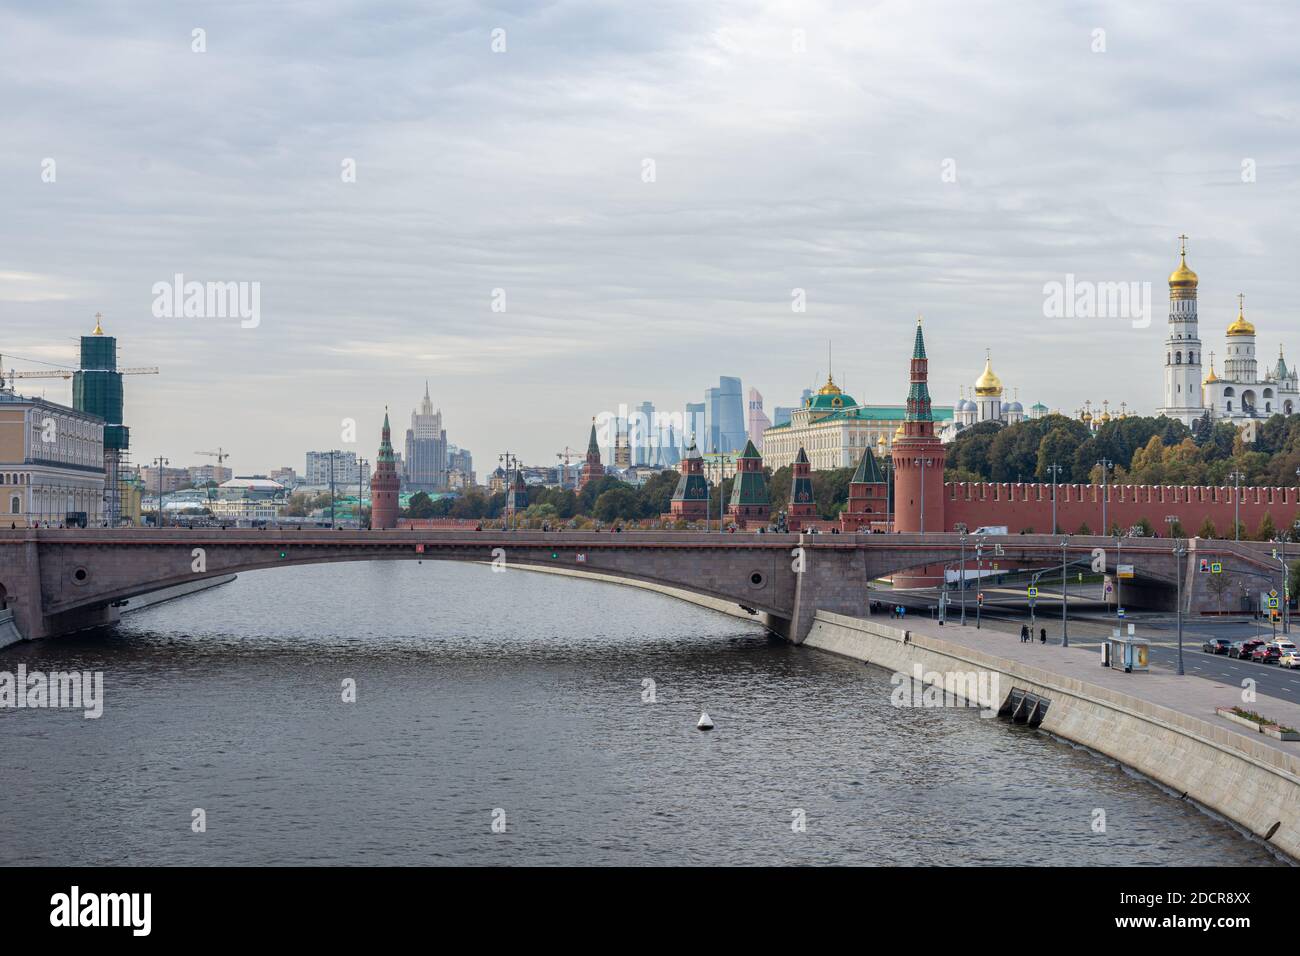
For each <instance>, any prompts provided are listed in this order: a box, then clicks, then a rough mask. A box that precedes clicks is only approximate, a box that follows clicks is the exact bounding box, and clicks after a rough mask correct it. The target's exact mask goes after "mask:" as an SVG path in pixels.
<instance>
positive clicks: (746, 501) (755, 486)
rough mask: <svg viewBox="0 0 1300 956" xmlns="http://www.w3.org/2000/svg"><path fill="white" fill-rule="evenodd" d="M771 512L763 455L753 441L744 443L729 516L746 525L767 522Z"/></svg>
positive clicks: (732, 487) (739, 524) (728, 508)
mask: <svg viewBox="0 0 1300 956" xmlns="http://www.w3.org/2000/svg"><path fill="white" fill-rule="evenodd" d="M771 513H772V500H771V498H770V497H768V494H767V476H766V475H764V474H763V458H762V456H760V455H759V453H758V449H757V448H755V447H754V442H753V441H752V440H751V441H748V442H746V443H745V450H744V452H742V453H741V455H740V457H739V458H737V459H736V476H735V478H733V479H732V484H731V501H730V503H729V504H728V505H727V516H728V517H729V518H731V519H732V520H733V521H734V522H735V523H736V527H738V528H744V527H745V526H746V524H747V523H748V522H750V521H754V522H757V523H758V524H767V519H768V516H769V515H770V514H771Z"/></svg>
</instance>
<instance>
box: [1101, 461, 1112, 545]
mask: <svg viewBox="0 0 1300 956" xmlns="http://www.w3.org/2000/svg"><path fill="white" fill-rule="evenodd" d="M1097 464H1099V465H1101V533H1102V534H1110V528H1109V527H1107V526H1106V487H1107V478H1106V472H1107V471H1108V470H1110V469H1112V468H1114V467H1115V463H1114V462H1113V461H1111V460H1110V459H1109V458H1101V459H1099V460H1098V461H1097Z"/></svg>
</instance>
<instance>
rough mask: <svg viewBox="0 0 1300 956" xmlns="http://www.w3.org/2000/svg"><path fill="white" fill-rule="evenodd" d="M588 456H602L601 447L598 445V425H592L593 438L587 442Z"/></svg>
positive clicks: (593, 422) (593, 423)
mask: <svg viewBox="0 0 1300 956" xmlns="http://www.w3.org/2000/svg"><path fill="white" fill-rule="evenodd" d="M587 454H588V455H591V454H597V455H599V454H600V446H599V445H597V444H596V423H595V421H592V423H591V438H590V439H589V440H588V441H587Z"/></svg>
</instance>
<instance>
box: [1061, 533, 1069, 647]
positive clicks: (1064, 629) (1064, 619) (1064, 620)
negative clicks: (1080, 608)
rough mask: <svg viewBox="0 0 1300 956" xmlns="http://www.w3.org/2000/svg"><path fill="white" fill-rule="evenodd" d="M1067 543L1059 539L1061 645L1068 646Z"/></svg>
mask: <svg viewBox="0 0 1300 956" xmlns="http://www.w3.org/2000/svg"><path fill="white" fill-rule="evenodd" d="M1067 544H1069V542H1068V541H1066V540H1065V539H1064V538H1062V539H1061V646H1062V647H1069V646H1070V591H1069V587H1070V586H1069V583H1068V582H1067V580H1066V577H1065V547H1066V545H1067Z"/></svg>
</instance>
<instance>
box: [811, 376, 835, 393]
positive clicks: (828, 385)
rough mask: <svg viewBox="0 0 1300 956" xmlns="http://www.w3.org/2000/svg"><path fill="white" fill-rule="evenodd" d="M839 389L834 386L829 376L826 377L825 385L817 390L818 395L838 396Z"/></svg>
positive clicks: (833, 380) (833, 381)
mask: <svg viewBox="0 0 1300 956" xmlns="http://www.w3.org/2000/svg"><path fill="white" fill-rule="evenodd" d="M840 392H841V389H840V387H839V386H838V385H836V384H835V379H833V378H831V376H830V375H827V376H826V384H825V385H823V386H822V387H821V388H819V389H818V390H817V394H818V395H839V394H840Z"/></svg>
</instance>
